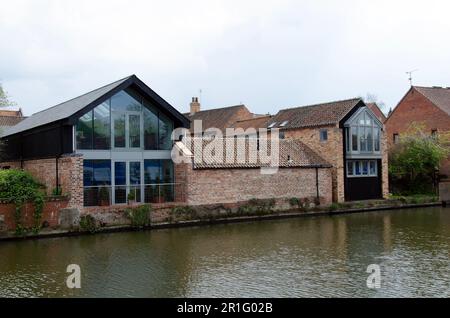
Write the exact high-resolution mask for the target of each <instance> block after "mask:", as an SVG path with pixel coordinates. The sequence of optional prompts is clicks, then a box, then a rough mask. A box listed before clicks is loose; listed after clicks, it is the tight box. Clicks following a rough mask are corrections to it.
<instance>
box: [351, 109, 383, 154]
mask: <svg viewBox="0 0 450 318" xmlns="http://www.w3.org/2000/svg"><path fill="white" fill-rule="evenodd" d="M361 115H362V116H364V124H360V123H359V122H358V117H360V116H361ZM366 116H369V117H370V119H371V121H372V124H371V125H367V124H366ZM344 126H345V129H347V130H348V134H346V133H345V134H344V138H345V142H346V143H347V147H346V152H347V154H348V155H360V154H361V155H369V156H370V155H380V154H381V151H382V149H381V148H382V147H381V144H382V138H383V137H382V136H383V129H382V127H383V126H382V124H381V123H380V122H379V120H378V119H377V118H376V116H374V115H373V113H371V111H370V110H369V109H368V108H367V107H362V108H361V109H360V110H359V111H358V112H356V113H355V114H354V115H353V116H352V117H351V118H350V119H349V120H348V121H347V122H346V123H345V125H344ZM366 127H367V128H371V130H372V150H370V151H368V150H365V151H362V150H361V138H362V137H364V138H365V136H363V135H364V131H365V129H364V128H366ZM352 128H356V131H357V136H358V138H357V150H353V135H352ZM377 129H378V131H379V134H378V136H379V139H378V143H379V149H378V150H375V143H376V139H375V130H377ZM366 144H367V140H366Z"/></svg>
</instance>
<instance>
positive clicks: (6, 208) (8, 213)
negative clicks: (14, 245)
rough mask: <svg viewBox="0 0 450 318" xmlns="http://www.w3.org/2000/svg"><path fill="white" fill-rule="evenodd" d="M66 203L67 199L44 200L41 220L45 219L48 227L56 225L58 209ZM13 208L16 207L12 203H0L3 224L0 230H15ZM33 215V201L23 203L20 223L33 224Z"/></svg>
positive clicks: (0, 218) (27, 225)
mask: <svg viewBox="0 0 450 318" xmlns="http://www.w3.org/2000/svg"><path fill="white" fill-rule="evenodd" d="M67 205H68V200H55V201H47V202H45V204H44V209H43V212H42V222H45V221H47V222H48V223H49V226H50V227H56V226H58V217H59V210H60V209H64V208H66V207H67ZM15 209H16V208H15V205H14V204H4V203H0V223H2V225H3V228H2V229H0V230H7V231H13V230H15V228H16V223H15V221H14V213H15ZM33 215H34V206H33V203H27V204H25V206H24V207H23V208H22V224H23V225H24V226H25V227H32V226H34V219H33ZM2 220H3V221H2ZM0 225H1V224H0Z"/></svg>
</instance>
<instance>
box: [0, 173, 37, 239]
mask: <svg viewBox="0 0 450 318" xmlns="http://www.w3.org/2000/svg"><path fill="white" fill-rule="evenodd" d="M42 189H43V186H42V185H41V184H40V183H39V182H37V181H36V180H35V179H34V178H33V176H32V175H31V174H29V173H28V172H25V171H22V170H15V169H10V170H1V171H0V198H3V199H4V200H6V201H7V202H9V203H13V204H14V205H15V207H16V209H15V213H14V220H15V223H16V234H17V235H24V234H25V233H26V232H27V231H29V230H31V231H32V232H33V233H35V234H37V233H39V231H40V229H41V220H42V210H43V207H44V194H43V191H42ZM29 201H31V202H33V203H34V215H33V218H34V225H33V227H32V228H31V229H27V228H25V227H24V225H23V223H22V222H23V220H22V208H23V206H24V205H25V203H26V202H29Z"/></svg>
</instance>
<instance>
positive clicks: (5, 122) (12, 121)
mask: <svg viewBox="0 0 450 318" xmlns="http://www.w3.org/2000/svg"><path fill="white" fill-rule="evenodd" d="M25 118H26V117H14V116H2V115H0V127H1V128H3V129H7V128H8V127H11V126H15V125H17V124H18V123H20V122H21V121H22V120H24V119H25Z"/></svg>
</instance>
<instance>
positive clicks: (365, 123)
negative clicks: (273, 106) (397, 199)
mask: <svg viewBox="0 0 450 318" xmlns="http://www.w3.org/2000/svg"><path fill="white" fill-rule="evenodd" d="M267 128H269V129H272V128H278V129H279V133H280V138H285V139H296V140H300V141H302V142H303V143H304V144H306V145H307V146H309V147H310V148H311V149H312V150H314V151H315V152H317V153H318V154H320V155H321V156H322V157H323V158H324V159H325V160H326V161H327V162H329V163H330V164H331V165H332V166H333V168H332V180H333V186H332V191H333V200H334V201H337V202H342V201H345V200H348V201H351V200H365V199H375V198H383V197H386V196H387V194H388V169H387V146H386V138H385V137H386V136H385V134H384V133H383V131H384V127H383V123H382V122H381V121H380V120H379V119H378V116H376V115H375V114H374V112H373V111H372V110H371V108H369V107H367V105H366V104H365V103H364V102H363V101H362V100H361V99H359V98H355V99H349V100H342V101H335V102H329V103H323V104H317V105H311V106H302V107H295V108H289V109H283V110H281V111H280V112H278V114H277V115H275V116H274V117H273V118H272V119H271V120H270V121H269V122H268V123H267Z"/></svg>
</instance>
